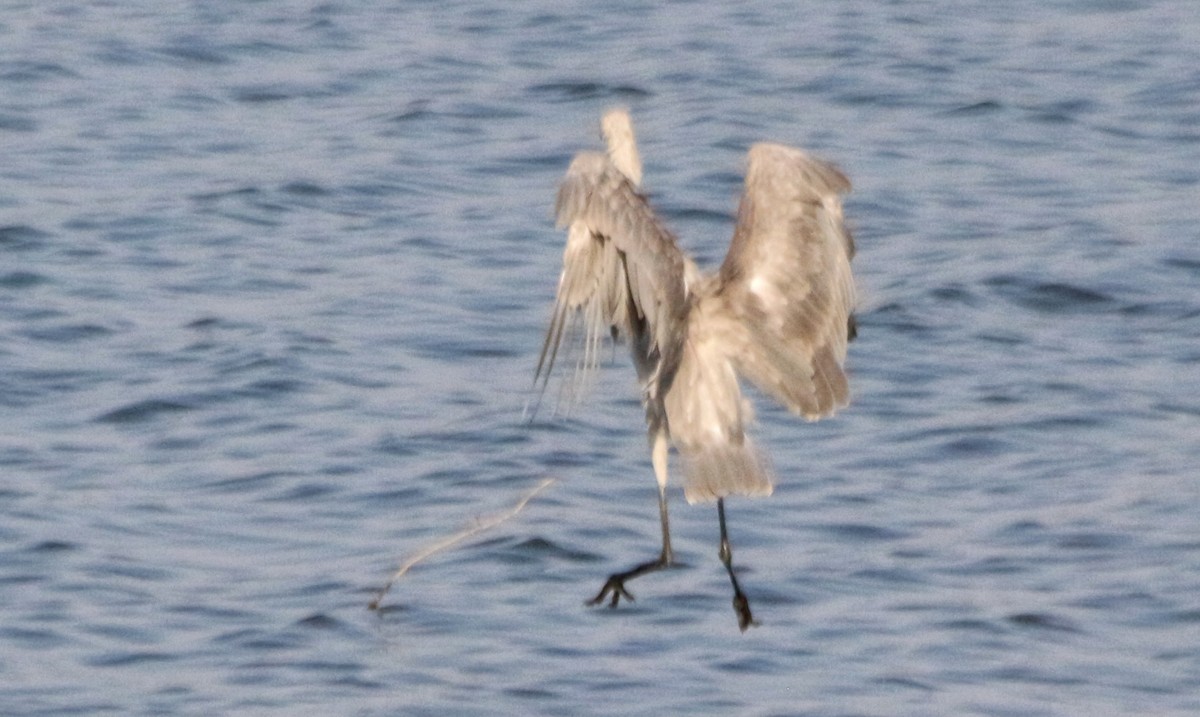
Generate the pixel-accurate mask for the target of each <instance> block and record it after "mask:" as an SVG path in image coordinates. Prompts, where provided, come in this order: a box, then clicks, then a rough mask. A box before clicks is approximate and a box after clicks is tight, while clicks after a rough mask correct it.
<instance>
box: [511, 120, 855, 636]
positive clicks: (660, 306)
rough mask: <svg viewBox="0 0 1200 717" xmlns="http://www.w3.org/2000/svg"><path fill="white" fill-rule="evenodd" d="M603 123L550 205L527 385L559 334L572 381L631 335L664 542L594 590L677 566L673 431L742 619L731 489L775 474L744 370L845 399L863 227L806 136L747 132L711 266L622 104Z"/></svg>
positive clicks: (795, 405)
mask: <svg viewBox="0 0 1200 717" xmlns="http://www.w3.org/2000/svg"><path fill="white" fill-rule="evenodd" d="M601 131H602V134H603V136H604V139H605V140H606V142H607V145H608V151H607V153H605V154H602V153H599V152H581V153H579V154H577V155H576V156H575V158H574V160H573V161H572V162H571V165H570V167H569V168H568V170H567V174H566V177H565V178H564V179H563V181H562V184H561V185H560V187H559V191H558V200H557V203H556V206H555V212H556V214H557V221H558V225H559V226H560V227H566V228H567V246H566V250H565V251H564V253H563V270H562V275H561V277H560V278H559V282H558V293H557V297H556V299H555V304H554V310H553V314H552V317H551V320H550V326H549V328H548V330H547V332H546V339H545V342H544V344H543V345H542V351H541V356H540V357H539V359H538V365H537V370H536V372H535V378H534V384H535V386H537V385H538V382H539V381H540V394H544V393H545V390H546V386H547V383H548V381H549V377H550V373H551V371H552V369H553V367H554V363H555V360H556V359H557V358H558V355H559V349H560V347H561V346H562V345H563V342H564V339H566V340H567V341H578V342H579V346H578V347H577V348H578V350H579V351H580V353H579V354H578V355H577V356H578V358H577V361H576V366H575V368H576V372H575V379H574V381H573V382H572V383H571V384H569V387H570V388H574V389H576V390H577V389H578V388H579V387H580V385H581V379H582V378H583V377H584V376H585V375H586V373H587V372H588V371H590V370H592V369H594V368H595V367H596V365H597V363H598V360H597V357H598V355H599V349H600V347H601V344H602V343H603V341H604V338H605V336H607V335H611V336H612V338H613V339H621V338H623V339H625V340H626V341H628V343H629V346H630V348H631V350H632V353H633V363H634V366H635V367H636V368H637V375H638V380H639V382H640V385H641V392H642V403H643V405H644V406H645V410H646V424H647V428H648V438H649V442H650V455H651V463H652V464H653V467H654V475H655V477H656V478H657V480H658V509H659V518H660V521H661V523H662V551H661V552H660V553H659V556H658V557H657V558H655V559H653V560H649V561H647V562H644V563H641V564H640V565H636V566H634V567H633V568H631V569H629V570H626V571H624V572H619V573H614V574H613V575H610V576H609V578H608V580H607V581H606V582H605V583H604V586H603V587H602V588H601V590H600V592H599V593H598V594H597V595H596V597H595V598H593V599H592V600H591V601H590V602H591V604H599V603H602V602H604V601H605V600H606V599H609V598H610V597H611V599H610V603H609V604H610V605H611V606H612V607H616V606H617V604H618V603H619V602H620V599H621V598H622V597H625V598H628V599H629V600H632V599H633V596H632V595H630V594H629V592H628V591H627V590H626V588H625V583H626V582H628V581H629V580H631V579H633V578H636V577H638V576H640V575H644V574H646V573H649V572H653V571H656V570H661V569H663V568H667V567H670V566H671V564H672V560H673V556H672V552H671V532H670V525H669V521H668V519H667V495H666V491H667V457H668V444H674V446H675V447H676V449H677V451H678V453H679V456H680V458H681V459H682V463H683V488H684V495H685V497H686V498H687V500H688V502H689V503H697V502H708V501H713V500H715V501H716V502H717V516H718V520H719V522H720V531H721V538H720V541H721V542H720V548H719V551H718V556H719V557H720V560H721V562H722V563H723V564H724V566H725V570H726V572H728V574H729V580H730V582H731V583H732V585H733V606H734V610H735V611H736V613H737V617H738V626H739V627H740V628H741V629H742V630H743V631H745V630H746V628H747V627H749V626H750V625H755V624H757V623H756V622H755V621H754V618H753V616H752V614H751V612H750V603H749V601H748V600H747V598H746V595H745V593H743V592H742V589H741V587H740V586H739V585H738V580H737V576H736V575H735V574H734V569H733V555H732V551H731V549H730V546H729V534H728V531H727V530H726V527H725V497H726V496H730V495H745V496H765V495H769V494H770V493H771V490H772V477H771V470H770V467H769V465H768V462H767V460H766V457H765V456H764V454H763V453H761V452H760V451H759V450H758V449H757V448H756V447H755V446H754V444H753V443H752V442H751V440H750V437H749V436H748V435H747V433H746V429H747V427H748V426H749V424H750V422H751V421H752V420H753V413H752V409H751V407H750V404H749V402H748V401H747V400H746V399H744V398H743V397H742V393H741V389H740V387H739V379H742V378H744V379H747V380H749V381H750V382H751V383H753V384H754V385H756V386H757V387H758V388H759V389H761V390H762V391H763V392H764V393H766V394H767V395H769V396H771V397H772V398H774V399H775V400H777V401H779V402H780V403H782V404H783V405H785V406H786V407H787V408H788V409H789V410H791V411H792V412H793V413H796V414H799V415H801V416H803V417H805V418H806V419H808V420H816V419H818V418H821V417H823V416H827V415H829V414H831V413H833V411H834V410H836V409H837V408H839V407H842V406H845V405H846V404H847V403H848V399H849V390H848V387H847V382H846V374H845V372H844V371H843V364H844V362H845V358H846V344H847V343H848V342H849V341H850V340H851V339H853V338H854V335H855V322H854V314H853V308H854V280H853V277H852V276H851V273H850V260H851V258H852V257H853V256H854V242H853V240H852V239H851V237H850V233H849V232H848V231H847V230H846V226H845V224H844V222H843V220H842V204H841V199H840V195H841V194H844V193H846V192H847V191H849V190H850V182H849V180H847V179H846V177H845V176H844V175H843V174H842V173H841V172H840V171H838V169H837V168H836V167H834V166H833V165H831V164H828V163H826V162H823V161H821V160H819V159H815V158H812V157H810V156H808V155H807V154H805V153H804V152H802V151H800V150H798V149H794V148H792V147H786V146H783V145H779V144H766V143H764V144H756V145H754V146H753V147H751V148H750V153H749V158H748V161H747V166H746V180H745V189H744V191H743V194H742V198H741V203H740V206H739V207H738V214H737V224H736V227H735V229H734V233H733V242H732V244H731V245H730V247H729V252H728V254H727V255H726V256H725V260H724V262H723V263H722V264H721V267H720V268H719V269H718V270H717V271H716V272H714V273H711V274H708V275H704V274H701V273H700V270H699V269H698V267H697V266H696V264H695V262H693V261H692V260H691V258H689V257H688V256H687V255H685V254H684V253H683V252H682V251H681V250H680V249H679V246H678V245H677V243H676V241H675V237H674V236H673V235H672V234H671V232H670V231H668V230H667V228H666V227H665V226H664V225H663V223H662V222H661V221H660V220H659V218H658V216H657V215H656V214H655V212H654V210H653V209H652V208H651V207H650V205H649V203H648V202H647V200H646V197H645V196H644V195H642V194H641V193H639V191H638V187H639V185H640V183H641V176H642V167H641V159H640V158H639V156H638V151H637V144H636V140H635V139H634V134H633V126H632V124H631V122H630V119H629V114H628V113H627V112H626V111H625V110H622V109H617V110H611V111H609V112H608V113H607V114H605V115H604V118H603V120H602V122H601Z"/></svg>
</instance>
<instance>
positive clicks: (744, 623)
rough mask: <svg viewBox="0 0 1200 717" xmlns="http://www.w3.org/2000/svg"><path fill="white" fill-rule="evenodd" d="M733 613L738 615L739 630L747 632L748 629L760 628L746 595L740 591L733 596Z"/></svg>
mask: <svg viewBox="0 0 1200 717" xmlns="http://www.w3.org/2000/svg"><path fill="white" fill-rule="evenodd" d="M733 611H734V612H736V613H737V618H738V628H739V629H740V630H741V631H742V632H745V631H746V628H749V627H758V620H755V619H754V616H753V615H751V614H750V601H749V600H747V599H746V594H745V593H743V592H742V591H741V590H738V591H737V592H735V593H734V594H733Z"/></svg>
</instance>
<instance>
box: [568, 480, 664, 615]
mask: <svg viewBox="0 0 1200 717" xmlns="http://www.w3.org/2000/svg"><path fill="white" fill-rule="evenodd" d="M658 517H659V520H660V521H661V522H662V536H663V543H662V552H661V553H659V555H658V559H656V560H647V561H646V562H644V563H642V564H640V565H635V566H634V567H632V568H630V569H629V570H626V571H624V572H621V573H613V574H612V575H609V576H608V581H607V582H605V583H604V587H602V588H600V592H599V593H597V594H596V597H594V598H592V599H591V600H589V601H588V604H589V605H599V604H600V603H602V602H604V600H605V599H606V598H607V597H608V596H609V595H610V594H611V595H612V599H611V600H610V601H609V603H608V606H609V607H616V606H617V603H619V602H620V601H621V598H622V597H624V598H627V599H628V600H630V601H632V600H633V595H630V594H629V591H628V590H626V589H625V581H626V580H632V579H634V578H636V577H638V576H639V575H645V574H646V573H652V572H655V571H657V570H662V569H664V568H669V567H671V564H672V562H673V561H674V557H673V555H672V553H671V526H670V521H669V520H668V519H667V494H666V490H665V489H662V488H660V489H659V491H658Z"/></svg>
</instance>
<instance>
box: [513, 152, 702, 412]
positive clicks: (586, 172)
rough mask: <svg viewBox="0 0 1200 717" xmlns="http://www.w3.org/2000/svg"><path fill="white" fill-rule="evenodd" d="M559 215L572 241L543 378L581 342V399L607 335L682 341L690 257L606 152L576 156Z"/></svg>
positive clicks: (649, 345) (542, 360) (539, 375)
mask: <svg viewBox="0 0 1200 717" xmlns="http://www.w3.org/2000/svg"><path fill="white" fill-rule="evenodd" d="M555 213H556V215H557V221H558V225H559V226H560V227H566V228H567V246H566V249H565V250H564V252H563V271H562V274H561V276H560V278H559V285H558V292H557V295H556V298H555V304H554V310H553V313H552V316H551V320H550V326H549V328H548V329H547V331H546V339H545V341H544V342H543V345H542V352H541V355H540V356H539V358H538V366H537V371H536V373H535V383H537V382H538V381H540V382H541V390H542V391H543V392H544V391H545V388H546V385H547V383H548V381H549V376H550V373H551V372H552V370H553V367H554V364H555V362H556V360H557V359H558V355H559V349H560V346H562V344H563V343H564V342H569V341H571V340H576V341H579V342H581V344H582V346H583V351H582V355H581V356H580V358H579V360H578V361H577V362H576V365H575V378H574V381H573V382H572V384H571V386H572V391H571V393H570V395H569V398H571V399H575V398H577V397H578V389H579V388H580V387H581V386H582V385H583V383H584V379H586V376H587V375H588V373H589V372H590V371H591V370H592V369H594V368H595V367H596V365H597V359H598V349H599V347H600V345H601V343H602V341H603V338H604V337H605V336H606V335H609V334H615V335H619V336H624V337H629V338H639V340H640V334H641V333H643V332H645V333H646V339H645V346H644V350H645V351H647V352H650V351H660V352H665V351H667V350H669V348H670V347H671V346H672V345H674V344H673V342H672V341H671V340H670V338H671V336H673V335H675V336H677V335H678V332H680V331H683V330H684V319H685V316H686V297H685V294H684V283H683V273H684V259H683V254H682V253H681V252H680V251H679V248H678V246H677V245H676V243H675V238H674V236H672V234H671V233H670V232H669V231H668V230H667V229H666V228H665V227H664V226H663V225H662V223H661V222H660V221H659V219H658V217H657V216H656V215H655V214H654V210H653V209H652V208H651V207H650V205H649V203H648V202H647V201H646V199H645V197H643V196H642V195H641V194H639V193H638V192H637V191H636V189H635V188H634V186H633V184H632V182H631V181H630V179H629V178H628V177H627V176H625V174H623V173H622V172H621V171H620V170H619V169H618V168H617V167H616V166H614V165H613V163H612V161H611V160H610V159H609V158H608V157H606V156H605V155H603V154H599V153H596V152H581V153H580V154H579V155H577V156H576V157H575V159H574V160H573V161H572V162H571V165H570V167H569V168H568V170H567V174H566V177H564V179H563V182H562V184H561V185H560V187H559V192H558V200H557V202H556V205H555ZM576 336H577V337H578V338H573V337H576ZM674 343H678V342H674ZM639 370H641V367H640V366H639ZM643 378H645V377H643Z"/></svg>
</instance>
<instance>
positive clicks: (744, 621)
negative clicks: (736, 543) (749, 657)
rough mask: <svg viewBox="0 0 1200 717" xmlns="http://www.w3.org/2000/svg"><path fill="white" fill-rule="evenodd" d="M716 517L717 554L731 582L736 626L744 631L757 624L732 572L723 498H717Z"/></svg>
mask: <svg viewBox="0 0 1200 717" xmlns="http://www.w3.org/2000/svg"><path fill="white" fill-rule="evenodd" d="M717 518H718V520H720V522H721V547H720V549H719V551H718V553H717V555H718V556H719V557H720V558H721V562H722V563H724V565H725V572H727V573H729V582H730V583H732V584H733V611H734V612H736V613H737V616H738V627H739V628H741V631H742V632H745V631H746V628H748V627H750V626H752V625H758V621H757V620H755V619H754V616H753V615H751V614H750V601H749V600H748V599H746V593H744V592H742V588H741V586H740V585H738V579H737V576H736V575H734V574H733V549H732V548H730V547H729V531H728V530H726V528H725V499H724V498H717Z"/></svg>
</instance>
